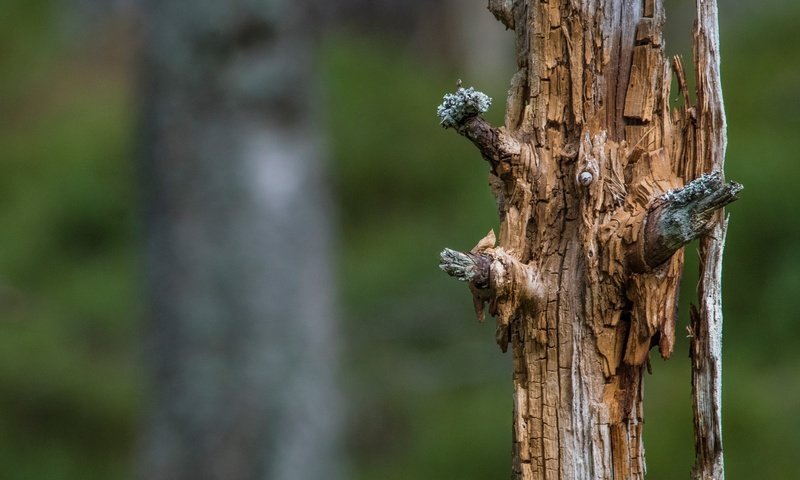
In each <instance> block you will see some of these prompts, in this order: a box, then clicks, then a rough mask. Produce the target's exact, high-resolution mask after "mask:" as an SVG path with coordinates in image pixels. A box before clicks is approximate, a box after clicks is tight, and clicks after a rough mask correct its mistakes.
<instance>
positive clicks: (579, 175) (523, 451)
mask: <svg viewBox="0 0 800 480" xmlns="http://www.w3.org/2000/svg"><path fill="white" fill-rule="evenodd" d="M697 1H698V5H699V7H698V8H699V9H700V10H702V9H704V8H706V7H705V6H702V7H701V6H700V5H706V4H707V3H708V1H709V0H697ZM712 3H713V2H712ZM489 9H490V10H491V11H492V13H493V14H494V15H495V16H496V17H497V18H498V19H499V20H500V21H501V22H503V24H504V25H506V27H508V28H511V29H513V30H514V33H515V35H516V37H517V42H516V45H517V64H518V71H517V73H516V74H515V75H514V76H513V78H512V80H511V87H510V89H509V97H508V100H507V108H506V118H505V125H503V126H501V127H494V126H492V125H490V124H489V123H488V122H487V121H486V120H484V119H483V118H482V117H481V114H482V113H483V112H484V111H485V109H486V108H488V106H489V104H490V99H488V97H487V96H485V95H484V94H482V93H480V92H477V91H476V90H475V89H474V88H468V89H464V88H459V89H458V90H457V91H456V92H455V93H454V94H449V95H447V96H446V97H445V101H444V103H443V104H442V105H441V106H440V108H439V109H438V111H437V112H438V114H439V116H440V119H441V123H442V125H444V126H445V127H448V128H452V129H454V130H456V131H457V132H458V133H459V134H461V135H463V136H464V137H466V138H468V139H469V140H470V141H472V142H473V143H474V144H475V145H476V147H477V148H478V150H479V151H480V153H481V155H482V156H483V157H484V158H485V159H486V160H487V161H488V162H489V164H490V167H491V168H490V174H489V184H490V186H491V189H492V192H493V193H494V195H495V197H496V199H497V205H498V213H499V215H500V221H501V222H500V231H499V235H498V238H495V237H494V234H493V233H490V235H488V236H487V237H485V238H484V239H483V240H481V242H479V244H478V245H477V246H476V247H475V248H473V249H472V250H471V251H470V252H458V251H455V250H450V249H446V250H445V251H443V252H442V258H441V262H440V266H441V268H442V269H443V270H445V271H446V272H447V273H448V274H450V275H452V276H454V277H456V278H458V279H460V280H462V281H465V282H467V283H468V285H469V287H470V291H471V292H472V296H473V301H474V304H475V308H476V312H477V313H478V316H479V318H482V317H483V312H484V309H485V308H486V306H487V305H488V307H489V312H490V313H491V314H493V315H495V316H496V318H497V342H498V344H499V345H500V346H501V348H503V350H505V349H506V348H507V347H508V346H509V345H511V346H512V351H513V354H514V375H513V383H514V434H513V435H514V445H513V465H512V468H513V473H514V475H513V476H514V478H516V479H534V478H560V479H572V478H625V479H640V478H643V476H644V470H645V468H644V451H643V447H642V395H643V393H642V374H643V369H644V367H645V365H646V364H647V362H648V354H649V351H650V349H651V348H652V347H653V346H656V345H657V346H658V348H659V351H660V352H661V355H662V356H663V357H664V358H668V357H669V356H670V354H671V353H672V349H673V345H674V335H675V315H676V312H677V294H678V286H679V281H680V275H681V270H682V266H683V251H682V248H681V247H682V246H683V245H685V244H686V243H687V242H688V241H690V240H692V239H694V238H698V237H700V236H702V235H704V234H707V233H708V232H711V234H714V232H717V231H718V230H719V229H720V228H722V227H721V223H720V222H719V219H720V218H721V217H720V215H721V213H720V212H721V211H722V207H724V206H725V205H727V204H729V203H730V202H732V201H734V200H735V199H736V198H737V196H738V193H739V191H740V190H741V186H740V185H739V184H737V183H735V182H725V181H724V180H723V178H722V174H721V164H720V163H716V164H714V163H709V162H707V161H706V160H705V159H706V157H708V155H709V152H708V145H709V141H708V138H710V137H709V136H710V135H711V134H712V133H713V132H714V128H717V129H718V128H719V127H720V123H719V120H720V118H723V117H720V115H719V112H721V97H720V98H712V97H710V96H708V95H705V96H701V95H698V101H699V102H706V103H705V104H703V105H698V106H697V107H693V106H691V105H689V100H688V98H689V95H688V93H687V92H686V88H685V85H686V82H685V79H684V78H683V74H682V68H681V64H680V62H679V61H676V68H675V72H676V73H677V74H678V77H679V78H678V80H679V82H678V84H679V88H681V93H683V96H684V98H685V99H686V104H685V105H684V106H683V108H682V109H680V110H677V111H672V110H671V109H670V107H669V101H670V98H669V89H670V83H671V80H672V75H673V69H672V68H671V64H670V62H669V61H668V60H667V58H666V56H665V54H664V50H663V41H662V34H661V31H662V28H663V22H664V12H663V7H662V5H661V2H660V1H658V0H643V1H642V2H639V3H636V4H635V5H632V4H630V2H626V1H624V0H609V1H607V2H594V1H591V0H576V1H573V2H567V3H565V2H555V1H531V0H529V1H524V0H490V1H489ZM714 12H715V10H714ZM701 23H702V22H701ZM701 30H702V29H701ZM697 36H698V34H696V37H697ZM696 50H702V48H698V47H696ZM698 58H701V57H700V56H698V57H696V59H695V61H696V62H698V61H699V60H698ZM704 75H705V74H704ZM704 78H705V77H704ZM698 85H703V82H701V81H698ZM459 87H460V86H459ZM709 101H710V102H711V105H709V103H708V102H709ZM704 112H706V113H704ZM708 112H711V113H710V114H707V113H708ZM704 115H705V116H704ZM722 126H724V122H723V123H722ZM717 153H718V150H717ZM714 165H716V167H714ZM704 241H705V240H704ZM720 257H721V256H720ZM703 301H706V300H703ZM702 305H703V303H702V302H701V306H702ZM715 305H716V306H717V307H718V302H717V303H715ZM701 310H702V308H701ZM698 328H699V327H698ZM712 337H713V335H712ZM711 344H712V347H711V348H712V350H713V348H714V347H713V341H712V342H711ZM698 345H700V344H698ZM703 345H705V344H703ZM701 346H702V345H701ZM703 348H705V347H703ZM703 348H700V350H702V349H703ZM704 365H709V363H708V362H706V363H702V364H701V363H697V364H696V368H695V369H696V370H698V371H699V370H703V371H710V372H712V374H716V373H718V372H716V373H714V372H715V371H713V369H711V370H709V369H708V368H706V367H704ZM696 389H697V388H696ZM704 391H705V390H704ZM713 394H714V393H713V392H712V393H711V395H712V396H713ZM703 411H705V410H703ZM711 413H712V414H713V412H711ZM720 445H721V444H720ZM720 455H721V454H720ZM696 471H697V468H696ZM704 471H705V470H704ZM696 475H697V474H696ZM703 475H705V473H703ZM698 478H700V477H698ZM702 478H706V477H702ZM708 478H721V477H715V476H710V477H708Z"/></svg>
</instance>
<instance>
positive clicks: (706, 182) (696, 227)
mask: <svg viewBox="0 0 800 480" xmlns="http://www.w3.org/2000/svg"><path fill="white" fill-rule="evenodd" d="M741 190H742V186H741V185H740V184H738V183H736V182H725V181H723V180H722V175H721V174H720V173H719V172H715V173H710V174H704V175H702V176H701V177H699V178H697V179H695V180H693V181H691V182H689V183H688V184H686V186H684V187H682V188H679V189H677V190H673V191H671V192H667V193H665V194H664V195H662V196H661V197H660V198H658V199H657V200H656V201H655V202H654V203H653V205H652V206H651V207H650V211H649V212H648V214H647V220H646V225H645V231H644V236H643V238H642V239H641V240H640V241H644V251H643V260H644V263H645V264H646V265H644V267H646V268H655V267H657V266H659V265H661V264H663V263H664V262H666V261H667V260H669V258H670V257H671V256H672V255H673V254H674V253H675V252H676V251H678V249H679V248H681V247H682V246H684V245H686V244H687V243H689V242H691V241H692V240H694V239H695V238H698V237H699V236H700V235H702V234H704V233H706V232H707V231H708V230H709V229H710V228H711V227H712V226H713V224H714V219H715V217H714V213H715V212H716V211H717V210H719V209H720V208H722V207H724V206H725V205H728V204H729V203H731V202H733V201H735V200H736V199H737V198H738V194H739V192H740V191H741Z"/></svg>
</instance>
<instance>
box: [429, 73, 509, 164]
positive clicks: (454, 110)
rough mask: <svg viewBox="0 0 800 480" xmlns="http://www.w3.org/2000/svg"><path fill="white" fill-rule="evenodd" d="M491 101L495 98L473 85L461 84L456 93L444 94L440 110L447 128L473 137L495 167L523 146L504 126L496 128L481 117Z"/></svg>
mask: <svg viewBox="0 0 800 480" xmlns="http://www.w3.org/2000/svg"><path fill="white" fill-rule="evenodd" d="M491 104H492V99H491V98H489V96H487V95H486V94H485V93H483V92H479V91H477V90H475V89H474V88H472V87H469V88H461V87H459V88H458V90H456V91H455V93H448V94H446V95H445V96H444V99H443V101H442V104H441V105H439V107H438V108H437V109H436V113H437V115H438V116H439V120H440V123H441V125H442V126H443V127H444V128H452V129H454V130H455V131H457V132H458V133H459V134H460V135H462V136H464V137H466V138H467V139H469V140H470V141H471V142H472V143H473V144H474V145H475V146H476V147H478V150H479V151H480V152H481V155H482V156H483V158H484V159H485V160H486V161H487V162H489V163H490V164H491V165H492V167H493V168H494V167H495V166H496V165H497V164H499V163H500V162H501V161H503V160H504V159H508V158H509V157H511V155H518V154H519V153H520V145H519V142H517V141H516V140H515V139H513V138H512V137H511V136H509V135H507V134H506V133H505V132H504V130H503V129H502V128H495V127H493V126H492V125H491V124H490V123H489V122H487V121H486V120H485V119H483V117H481V116H480V114H481V113H484V112H486V111H487V110H489V106H491Z"/></svg>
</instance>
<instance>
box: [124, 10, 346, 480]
mask: <svg viewBox="0 0 800 480" xmlns="http://www.w3.org/2000/svg"><path fill="white" fill-rule="evenodd" d="M302 4H303V2H291V1H278V0H276V1H268V2H249V1H244V0H242V1H239V0H236V1H226V2H218V1H199V2H192V3H191V4H188V3H186V2H182V1H177V0H157V1H156V0H152V1H150V2H148V3H147V4H146V8H145V16H144V19H145V26H146V28H147V44H146V47H145V62H144V70H143V75H144V78H143V80H144V92H143V93H144V102H145V112H144V113H145V116H144V130H145V132H144V133H145V138H144V139H143V146H144V152H143V153H144V155H143V157H144V158H143V164H144V177H145V178H144V180H145V181H146V188H147V190H146V194H147V198H146V199H147V212H146V219H147V271H146V274H147V278H146V280H147V284H148V298H147V301H148V310H149V316H150V320H151V321H150V324H149V325H148V345H147V350H146V360H147V362H148V368H149V372H150V378H151V381H152V398H153V399H152V402H151V405H150V408H149V415H148V417H147V419H146V425H145V431H144V434H143V438H142V451H141V455H140V465H139V466H140V468H139V476H140V478H146V479H148V480H159V479H164V480H167V479H169V480H180V479H225V480H244V479H247V480H250V479H275V480H280V479H292V480H298V479H319V478H337V474H336V469H335V460H336V459H335V448H334V446H335V443H336V442H335V440H336V438H335V434H336V427H337V423H336V419H337V418H338V416H339V415H338V413H339V412H338V401H337V396H336V391H335V388H334V385H333V378H334V375H333V374H334V372H333V368H334V366H335V361H334V360H335V344H336V337H335V335H334V334H335V328H334V323H333V312H332V303H333V302H332V287H331V285H332V281H331V280H332V279H331V266H330V255H329V253H330V240H331V228H330V225H329V213H330V212H329V208H330V207H329V205H330V202H329V199H328V196H327V193H326V188H325V187H326V186H325V182H324V175H323V172H322V155H321V148H320V134H319V129H318V128H317V126H316V123H315V120H314V118H315V112H314V105H315V100H316V98H317V96H316V94H315V88H314V87H315V86H314V84H313V82H312V79H313V78H314V75H313V70H312V62H311V45H310V43H309V35H308V34H307V32H308V30H309V26H308V25H307V24H306V21H305V15H304V13H303V11H302Z"/></svg>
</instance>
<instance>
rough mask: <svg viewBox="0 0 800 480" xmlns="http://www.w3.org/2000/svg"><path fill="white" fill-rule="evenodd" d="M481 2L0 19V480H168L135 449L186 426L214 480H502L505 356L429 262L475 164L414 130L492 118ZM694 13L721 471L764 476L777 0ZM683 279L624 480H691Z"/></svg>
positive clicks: (788, 337) (459, 223)
mask: <svg viewBox="0 0 800 480" xmlns="http://www.w3.org/2000/svg"><path fill="white" fill-rule="evenodd" d="M215 3H219V5H215ZM288 3H289V4H294V5H299V4H301V3H302V2H288ZM484 3H485V2H484V1H482V0H440V1H435V2H434V1H423V0H415V1H410V0H406V1H400V0H380V1H366V0H341V1H339V2H327V3H324V4H322V3H320V4H318V5H315V6H314V8H313V9H311V10H308V11H306V10H303V11H300V10H298V9H297V7H296V6H295V7H292V8H288V7H287V8H284V9H283V10H282V9H281V7H280V5H281V2H275V1H266V0H265V1H263V2H258V1H245V0H241V1H237V2H233V3H230V4H228V3H226V2H186V3H185V4H181V2H177V1H164V2H157V1H151V2H147V1H137V0H116V1H115V0H61V1H57V0H2V1H0V45H2V47H1V48H0V122H2V124H1V125H2V128H1V129H0V478H2V479H9V480H12V479H13V480H17V479H19V480H22V479H26V480H27V479H64V480H72V479H76V480H77V479H81V480H90V479H128V478H198V477H181V476H179V475H177V474H174V472H175V470H170V468H173V469H174V468H178V467H176V466H175V465H172V466H170V465H169V462H170V460H169V459H166V457H167V456H169V453H170V452H171V451H173V450H175V449H177V450H175V451H178V450H180V449H179V448H178V447H175V446H171V445H172V444H175V445H181V444H184V445H186V444H187V442H188V444H189V445H192V448H193V449H194V454H193V455H189V456H188V457H187V458H184V459H182V461H183V462H184V463H189V464H192V463H195V464H198V465H200V467H202V466H203V465H204V462H207V463H208V464H211V463H212V462H211V461H210V460H209V457H213V456H215V455H216V454H217V452H218V450H217V449H215V444H214V443H213V442H211V443H208V442H206V441H205V440H203V438H205V437H204V435H206V434H208V433H209V432H210V437H211V438H217V439H218V440H219V441H220V442H221V443H222V444H224V445H234V446H237V447H236V448H241V452H256V454H253V455H250V456H251V457H252V458H249V459H244V460H242V459H237V457H236V455H237V454H240V455H241V454H242V453H241V452H239V453H237V451H233V452H227V453H226V452H223V454H225V455H228V457H225V458H227V461H228V467H225V468H234V470H235V466H236V465H240V464H244V463H247V462H248V461H252V460H253V458H259V459H260V458H262V457H263V458H266V459H270V458H272V457H271V456H280V458H281V459H289V460H286V461H284V462H283V463H282V464H281V461H282V460H276V462H277V463H279V464H281V465H283V466H280V467H275V468H278V470H280V469H281V468H283V469H284V470H285V471H291V469H292V468H293V467H292V465H296V464H303V463H309V459H308V458H304V457H303V455H302V453H299V452H302V451H303V449H308V450H307V451H309V452H310V451H313V449H314V448H319V449H320V451H324V452H327V453H326V454H324V455H321V456H320V457H318V458H317V459H316V460H315V462H316V463H319V465H318V468H320V469H321V471H325V472H327V473H326V474H325V475H317V476H316V477H315V478H348V479H364V480H367V479H400V478H403V479H405V478H414V479H417V478H419V479H449V478H458V479H476V480H477V479H487V478H506V477H507V475H508V472H509V461H510V451H509V446H510V438H511V425H510V420H511V396H510V392H511V385H510V381H509V380H510V371H511V366H510V362H511V359H510V357H509V356H508V355H503V354H501V353H500V351H499V349H498V348H497V347H496V346H495V343H494V340H493V335H494V328H493V327H492V326H491V325H480V324H478V323H477V321H476V320H475V318H474V314H473V312H472V307H471V302H470V295H469V293H468V291H467V289H466V288H465V287H464V285H463V284H459V283H458V282H455V281H453V280H452V279H450V278H448V277H447V276H446V275H444V274H443V273H442V272H440V271H439V270H438V269H437V268H436V266H437V258H438V252H439V251H440V250H441V249H442V248H443V247H445V246H448V247H452V248H457V249H468V248H470V247H471V246H472V245H473V244H474V243H475V242H476V241H477V240H478V239H480V238H481V237H482V236H483V235H484V234H485V233H486V231H488V229H489V228H496V226H497V220H496V214H495V211H494V201H493V198H492V197H491V195H490V192H489V189H488V188H487V185H486V183H487V182H486V173H487V172H486V170H487V169H486V167H485V165H484V164H483V162H482V161H481V159H480V158H479V155H478V154H477V152H476V151H474V149H473V148H472V147H471V146H470V145H468V142H466V141H465V140H464V139H462V138H459V137H458V135H456V134H454V133H453V132H451V131H444V130H443V129H441V128H440V127H439V126H438V122H437V118H436V115H435V107H436V105H437V104H438V103H439V102H440V100H441V96H442V94H443V93H445V92H447V91H450V90H452V89H453V88H454V86H455V82H456V79H458V78H461V79H463V81H464V83H465V84H466V85H467V86H469V85H474V86H476V87H477V88H479V89H481V90H483V91H485V92H487V93H488V94H489V95H490V96H491V97H493V98H494V100H495V102H494V103H495V105H494V107H493V108H492V110H490V112H489V114H488V117H489V118H490V120H492V121H493V123H495V124H499V123H501V122H502V120H501V119H502V115H503V106H504V103H505V89H506V85H507V82H508V80H509V79H510V77H511V75H512V74H513V72H514V67H513V45H512V37H511V33H510V32H505V31H503V28H502V27H501V25H500V24H499V23H497V22H495V21H494V19H493V18H492V16H491V14H490V13H488V11H486V9H485V6H484ZM719 4H720V10H721V20H720V24H721V41H722V58H723V64H722V73H723V85H724V93H725V102H726V110H727V113H728V123H729V134H728V137H729V147H728V156H727V167H726V169H727V175H728V177H729V178H732V179H735V180H737V181H739V182H741V183H743V184H744V185H745V191H744V192H743V195H742V199H741V200H740V201H739V202H737V203H735V204H734V205H732V206H731V208H729V212H730V214H731V224H730V229H729V233H728V242H727V248H726V256H725V274H724V275H725V278H724V287H725V290H724V298H725V336H724V372H725V376H724V382H723V385H724V398H723V416H724V435H725V436H724V439H725V447H726V457H725V460H726V466H727V468H726V470H727V474H728V478H730V479H733V480H736V479H751V478H761V479H787V478H793V477H794V476H795V474H796V473H795V472H796V470H797V468H796V466H797V452H799V451H800V435H798V432H800V349H798V348H797V343H798V341H800V305H799V304H798V292H800V248H798V247H800V221H799V220H800V216H798V214H797V211H796V210H797V209H796V203H797V201H796V194H797V190H798V187H797V183H798V179H800V161H798V154H797V152H798V151H800V135H798V133H797V132H798V131H800V120H799V119H800V115H798V112H799V111H800V94H798V87H799V86H800V41H798V39H797V38H798V37H797V34H796V29H797V23H798V21H799V20H800V4H798V3H797V2H794V1H791V0H765V1H762V2H750V1H745V0H741V1H737V0H719ZM236 5H238V6H236ZM666 7H667V17H668V24H667V25H668V26H667V33H666V38H667V49H668V51H669V52H670V53H671V54H683V55H684V56H685V57H687V58H689V56H690V48H691V47H690V38H691V35H690V30H691V23H692V19H693V2H691V1H689V0H668V1H667V2H666ZM237 8H238V9H239V10H238V13H236V12H234V13H236V14H235V15H234V14H231V11H236V10H237ZM242 12H244V13H242ZM253 18H255V19H257V21H254V20H252V19H253ZM231 25H233V27H231ZM230 28H233V30H234V31H235V32H234V33H233V34H230V32H229V31H228V30H229V29H230ZM185 38H190V39H191V41H185V40H184V39H185ZM273 44H276V45H278V47H274V46H273ZM198 45H199V46H198ZM209 52H210V53H209ZM298 59H299V60H298ZM253 72H255V73H253ZM270 82H272V83H274V84H277V85H284V84H285V85H289V87H286V88H284V87H279V88H278V87H276V88H272V87H269V88H267V87H268V86H270V85H272V83H270ZM287 98H292V99H294V100H286V99H287ZM220 125H222V126H220ZM272 127H275V128H272ZM242 132H244V133H242ZM248 132H249V133H248ZM252 132H255V133H252ZM265 132H267V133H265ZM269 132H277V133H269ZM242 145H244V146H242ZM248 152H249V153H248ZM295 154H296V155H299V156H300V157H302V158H303V160H302V161H295V160H292V158H294V157H293V156H292V155H295ZM248 155H249V157H248ZM248 158H250V160H253V159H255V160H254V161H250V160H248ZM195 160H196V162H195ZM248 162H249V163H248ZM287 185H288V186H287ZM259 186H260V187H259ZM259 188H261V190H259ZM254 236H255V238H253V237H254ZM687 248H688V249H689V251H693V250H695V248H696V247H695V246H694V245H690V246H688V247H687ZM687 257H688V258H690V261H689V264H688V265H687V273H686V275H685V278H684V290H683V292H684V293H683V295H682V298H681V300H682V302H683V303H682V307H681V314H680V320H679V321H680V323H681V325H682V326H681V327H679V329H678V332H679V335H678V337H679V339H678V344H677V346H676V353H675V354H674V358H673V359H671V360H670V361H668V362H663V361H661V360H660V359H658V358H657V356H655V355H654V356H653V359H652V361H653V374H652V375H650V376H648V377H647V379H646V385H645V390H646V394H645V399H646V406H645V412H646V427H645V446H646V450H647V463H648V478H651V479H674V478H687V477H688V471H689V468H690V466H691V464H692V460H693V438H692V423H691V402H690V372H689V362H688V345H687V342H686V339H685V338H684V337H685V336H684V335H682V333H683V331H684V329H683V325H686V323H687V319H688V315H687V308H688V302H689V301H692V300H693V298H694V286H695V283H696V278H697V277H696V273H695V271H696V269H697V266H696V262H695V261H694V257H695V255H687ZM293 275H296V276H297V278H295V276H293ZM284 278H286V279H287V280H285V281H284V280H283V279H284ZM243 279H244V280H243ZM247 282H249V283H247ZM300 293H302V295H300ZM231 309H232V310H233V311H234V313H230V311H229V310H231ZM228 315H231V318H228ZM229 320H230V321H229ZM282 349H283V351H284V352H285V354H286V355H288V356H289V360H285V359H284V360H282V359H280V358H276V355H277V356H280V354H281V352H282ZM281 362H284V363H281ZM265 365H266V366H268V367H265ZM275 372H280V374H278V373H275ZM187 378H189V379H190V380H186V379H187ZM192 379H193V380H192ZM230 390H235V391H236V392H244V393H246V395H245V399H244V400H241V399H239V398H238V397H236V396H234V395H229V394H228V393H219V392H228V391H230ZM226 395H227V396H226ZM225 406H227V407H228V409H229V410H230V411H233V412H234V414H232V415H229V416H230V418H228V414H227V413H225V414H220V413H215V412H218V410H215V408H218V407H225ZM222 410H223V411H224V410H225V409H224V408H222ZM287 412H288V414H287ZM309 412H310V413H309ZM218 415H222V416H223V417H224V418H222V419H221V420H220V421H219V422H217V424H223V425H224V431H220V432H214V431H213V429H214V428H221V427H218V425H217V424H213V422H210V421H209V419H218V420H219V418H217V416H218ZM284 417H286V418H290V419H292V418H293V419H294V420H292V421H295V423H292V421H290V420H286V421H284V419H285V418H284ZM181 422H184V424H186V425H190V426H191V428H188V429H184V430H182V431H181V430H180V428H178V427H176V428H177V431H176V430H175V429H173V430H170V429H169V428H168V427H169V426H170V425H172V426H176V425H177V426H180V425H181V424H182V423H181ZM193 422H194V423H193ZM215 425H216V426H215ZM298 425H299V426H298ZM237 426H238V427H237ZM281 429H283V430H281ZM242 432H244V433H242ZM275 432H284V433H281V434H280V435H283V436H284V437H285V438H287V439H288V440H287V441H285V442H283V441H281V442H277V444H276V443H275V440H274V438H273V439H270V435H272V436H274V435H275ZM297 432H299V433H297ZM193 440H196V442H195V443H194V444H193V443H192V442H193ZM181 442H183V443H181ZM270 442H273V443H270ZM171 449H173V450H171ZM259 452H260V453H261V455H259V454H258V453H259ZM276 452H279V453H276ZM280 452H283V453H280ZM293 455H295V456H297V458H294V457H292V456H293ZM260 461H262V460H260ZM292 461H294V462H296V463H295V464H292ZM298 462H299V463H298ZM231 465H233V466H234V467H231ZM200 467H197V468H200ZM209 468H213V467H209ZM262 470H263V469H262ZM278 470H275V472H277V471H278ZM171 471H172V472H173V474H171V473H170V472H171ZM275 472H273V473H272V474H269V473H267V474H265V476H263V477H262V478H302V477H300V476H298V477H293V476H292V475H291V474H290V475H283V476H281V475H279V474H278V473H275ZM209 478H210V477H209ZM215 478H216V477H215ZM218 478H240V477H237V476H236V475H234V474H233V473H231V474H230V475H226V474H222V475H221V476H219V477H218ZM241 478H245V477H241ZM309 478H311V477H309Z"/></svg>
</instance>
